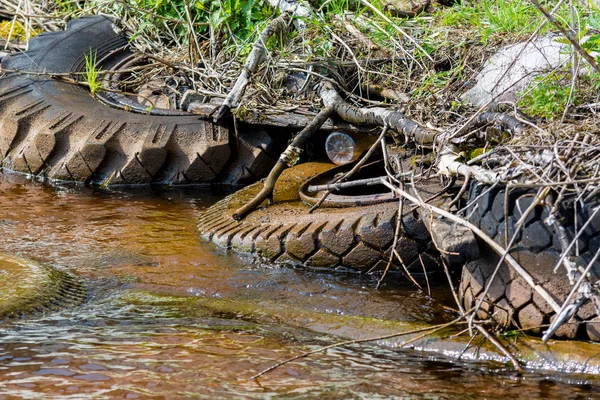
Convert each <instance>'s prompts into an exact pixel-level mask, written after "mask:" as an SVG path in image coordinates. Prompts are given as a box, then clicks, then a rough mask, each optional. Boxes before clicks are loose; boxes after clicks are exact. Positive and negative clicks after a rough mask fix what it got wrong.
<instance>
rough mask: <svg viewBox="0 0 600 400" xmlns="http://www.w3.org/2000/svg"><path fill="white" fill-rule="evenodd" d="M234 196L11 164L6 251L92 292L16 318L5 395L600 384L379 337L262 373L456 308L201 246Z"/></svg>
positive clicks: (410, 391)
mask: <svg viewBox="0 0 600 400" xmlns="http://www.w3.org/2000/svg"><path fill="white" fill-rule="evenodd" d="M221 196H222V194H218V193H215V192H210V191H208V190H206V189H184V190H173V189H171V190H164V191H153V190H145V191H138V192H137V193H136V194H133V193H132V192H131V191H122V192H111V193H107V192H102V191H95V190H92V189H87V188H80V187H70V188H69V187H67V188H58V189H56V188H48V187H45V186H44V185H41V184H39V183H31V182H28V181H27V180H26V179H24V178H23V177H18V176H17V177H15V176H7V175H0V234H1V236H2V241H1V242H0V251H1V252H6V253H10V254H19V255H21V256H25V257H29V258H33V259H36V260H40V261H44V262H48V263H51V264H53V265H56V266H59V267H62V268H66V269H69V270H71V271H73V272H74V273H76V274H77V275H79V276H80V277H82V278H83V279H84V280H85V282H86V284H87V285H88V287H89V289H90V291H89V298H88V301H87V302H86V303H85V304H83V305H82V306H80V307H78V308H76V309H70V310H63V311H61V312H59V313H56V314H51V315H46V316H39V317H38V318H33V319H29V320H22V321H16V322H5V323H4V325H3V326H2V327H1V328H0V397H2V398H5V397H6V398H11V397H14V398H17V397H19V398H53V397H54V398H81V397H82V396H84V395H90V396H91V395H93V396H94V398H148V397H155V398H215V397H216V398H218V397H233V398H270V397H277V398H314V397H322V398H334V399H335V398H340V399H341V398H344V399H346V398H413V397H419V398H422V397H424V398H436V399H437V398H457V397H460V398H480V397H486V398H507V397H515V398H516V397H524V396H527V397H531V398H548V397H557V398H587V397H593V396H594V395H597V393H598V387H597V386H596V385H597V382H598V381H597V380H596V378H592V377H586V376H576V377H574V376H566V375H560V374H556V375H554V376H552V377H549V378H548V377H544V376H543V375H536V374H531V375H527V376H526V377H524V378H522V377H517V376H515V375H514V374H513V373H512V372H511V371H510V370H509V369H507V368H505V367H504V366H498V365H482V364H477V365H474V364H466V363H465V364H460V363H456V362H449V361H447V360H443V359H440V358H439V357H436V358H433V357H432V358H428V357H427V356H422V355H416V354H414V353H410V352H397V351H392V350H389V349H385V348H381V347H377V346H374V345H360V346H358V345H356V346H348V347H344V348H337V349H333V350H330V351H328V352H327V353H326V354H323V355H319V356H312V357H310V358H306V359H303V360H301V361H299V362H294V363H290V364H287V365H285V366H283V367H282V368H279V369H277V370H275V371H273V372H272V373H270V374H269V375H267V376H265V377H264V378H262V379H260V380H259V381H253V380H250V379H249V377H250V376H252V375H253V374H255V373H256V372H258V371H260V370H262V369H263V368H266V367H268V366H270V365H272V364H273V363H276V362H278V361H281V360H283V359H286V358H288V357H292V356H294V355H298V354H300V353H302V352H304V351H308V350H311V349H314V348H316V347H317V346H321V345H327V344H331V343H333V342H334V341H335V340H336V339H335V338H333V337H332V336H330V335H329V334H327V333H333V332H336V333H339V332H341V333H343V329H355V330H360V329H362V328H361V326H360V321H361V319H360V318H361V317H367V316H370V317H377V318H381V319H390V320H400V321H427V322H438V321H443V320H446V319H447V318H448V312H447V311H446V310H444V309H443V308H441V307H439V306H437V305H436V303H435V302H434V301H432V300H431V299H429V298H428V297H426V296H424V295H423V294H421V293H420V292H418V291H416V290H414V288H412V287H411V286H410V285H402V284H399V285H396V286H394V287H388V288H387V290H385V291H375V290H374V289H373V282H372V281H371V280H369V279H368V278H357V277H351V276H340V275H328V274H317V273H311V272H306V271H296V270H293V269H289V268H279V267H274V266H269V265H261V264H259V263H256V262H254V261H253V260H251V259H248V258H246V257H243V256H237V255H234V254H224V253H223V252H222V251H219V250H216V249H215V248H214V247H212V246H211V245H203V244H200V243H198V241H197V237H196V233H195V229H194V216H195V215H196V213H197V212H198V211H199V210H200V209H203V208H205V207H207V206H208V205H210V204H212V203H213V202H214V201H216V200H217V199H219V198H220V197H221ZM435 294H436V296H442V295H443V293H441V292H440V293H435ZM317 314H318V315H331V316H335V318H332V319H331V320H330V321H325V322H324V320H317V319H316V318H315V315H317ZM345 317H348V318H350V319H348V320H345V319H343V318H345ZM352 318H354V319H352ZM340 321H351V322H352V323H351V324H348V323H345V325H344V324H342V323H341V322H340ZM367 322H368V321H367ZM336 323H340V326H335V324H336ZM342 325H344V326H342ZM302 326H303V327H307V328H311V330H309V329H303V328H301V327H302ZM318 332H321V333H318Z"/></svg>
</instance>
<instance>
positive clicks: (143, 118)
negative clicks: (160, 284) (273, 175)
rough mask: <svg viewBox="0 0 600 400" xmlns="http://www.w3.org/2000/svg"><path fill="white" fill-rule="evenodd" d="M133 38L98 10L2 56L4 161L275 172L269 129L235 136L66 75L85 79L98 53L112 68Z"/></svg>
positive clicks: (49, 170)
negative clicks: (125, 106)
mask: <svg viewBox="0 0 600 400" xmlns="http://www.w3.org/2000/svg"><path fill="white" fill-rule="evenodd" d="M127 44H128V39H127V37H125V36H124V35H122V34H121V33H120V32H117V30H116V28H115V27H114V25H113V24H112V22H111V20H109V19H108V18H106V17H102V16H90V17H83V18H79V19H75V20H72V21H70V22H69V23H68V25H67V30H65V31H61V32H51V33H42V34H40V35H38V36H36V37H34V38H33V39H32V40H31V41H30V42H29V49H28V50H27V51H25V52H22V53H14V54H11V55H8V56H6V57H4V58H3V59H2V64H1V68H2V70H3V72H4V74H5V75H4V76H3V77H1V78H0V163H1V166H2V167H3V168H6V169H10V170H14V171H19V172H24V173H28V174H33V175H39V176H44V177H48V178H50V179H52V180H64V181H80V182H86V183H89V184H93V185H111V184H148V183H159V184H180V183H207V182H223V183H236V182H242V181H248V180H252V181H254V180H256V178H257V177H261V176H263V175H264V174H266V173H268V172H269V170H270V168H271V166H272V165H273V164H274V162H275V160H276V159H275V158H273V157H272V155H270V154H269V153H268V150H269V147H270V146H272V143H271V139H270V137H269V136H268V134H267V133H265V132H262V131H260V130H257V132H252V133H247V132H244V131H243V130H242V131H241V132H240V134H239V137H238V138H237V140H236V141H235V146H231V144H232V142H233V141H230V129H228V127H227V126H221V125H215V124H213V123H212V122H208V121H207V120H203V119H202V118H200V117H199V116H194V115H192V114H188V113H184V112H182V111H174V112H171V111H170V110H161V109H156V110H150V114H155V115H146V114H139V113H137V114H136V113H133V112H128V111H125V110H121V109H115V108H111V107H109V106H107V105H105V104H102V103H100V102H99V101H98V100H97V99H95V98H93V97H92V96H91V95H90V93H89V91H88V90H87V89H86V88H85V87H83V86H81V85H77V84H73V83H70V82H66V81H65V80H64V79H61V77H66V78H68V79H76V80H82V79H83V78H82V76H83V75H84V73H85V71H86V56H88V57H89V56H90V55H91V56H92V57H95V58H96V60H98V63H99V67H100V68H101V69H102V70H105V71H108V70H111V67H113V66H118V64H119V63H120V62H121V61H122V60H124V59H126V58H127V57H130V56H131V55H132V54H133V53H132V52H131V51H130V50H128V46H127ZM154 111H156V112H154ZM232 147H233V149H232Z"/></svg>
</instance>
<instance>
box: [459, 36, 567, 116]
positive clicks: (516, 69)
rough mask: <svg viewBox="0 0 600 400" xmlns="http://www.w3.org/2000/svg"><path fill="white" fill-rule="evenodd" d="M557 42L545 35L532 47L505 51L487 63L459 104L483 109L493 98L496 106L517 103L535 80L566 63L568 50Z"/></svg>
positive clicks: (508, 47) (533, 42)
mask: <svg viewBox="0 0 600 400" xmlns="http://www.w3.org/2000/svg"><path fill="white" fill-rule="evenodd" d="M559 38H560V36H556V35H548V36H544V37H541V38H539V39H536V40H534V41H532V42H531V43H518V44H514V45H510V46H506V47H504V48H503V49H501V50H500V51H498V52H497V53H496V54H494V55H493V56H492V57H491V58H490V59H489V61H488V62H487V63H486V64H485V66H484V67H483V70H481V72H480V73H479V74H477V77H476V78H475V79H476V81H477V83H476V84H475V86H474V87H472V88H471V89H470V90H469V91H467V92H466V93H464V94H463V95H462V96H461V100H463V101H465V102H468V103H472V104H474V105H476V106H483V105H484V104H486V103H488V102H489V101H491V100H492V99H493V98H494V97H496V99H495V100H494V101H496V102H498V101H511V102H514V101H516V100H517V94H518V93H519V92H522V91H523V90H525V88H526V87H527V86H528V85H529V84H530V83H531V81H532V80H533V79H534V78H535V77H536V76H539V75H541V74H543V73H545V72H549V71H551V70H553V69H554V68H557V67H559V66H561V65H563V64H565V63H567V62H569V60H570V50H571V47H570V46H569V45H567V44H565V43H560V42H559V41H557V39H559ZM513 61H514V64H513ZM507 70H508V73H507V74H506V75H505V76H504V77H502V76H503V75H504V73H505V72H506V71H507Z"/></svg>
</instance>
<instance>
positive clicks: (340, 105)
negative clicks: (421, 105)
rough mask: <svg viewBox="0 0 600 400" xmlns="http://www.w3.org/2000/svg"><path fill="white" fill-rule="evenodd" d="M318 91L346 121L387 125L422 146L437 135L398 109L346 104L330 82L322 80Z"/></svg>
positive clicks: (327, 103)
mask: <svg viewBox="0 0 600 400" xmlns="http://www.w3.org/2000/svg"><path fill="white" fill-rule="evenodd" d="M318 92H319V96H320V97H321V99H322V100H323V104H325V105H326V106H333V108H334V110H335V112H336V114H337V115H338V116H339V117H340V118H341V119H343V120H344V121H346V122H348V123H351V124H355V125H361V124H365V125H375V126H387V127H389V128H391V129H394V130H395V131H397V132H398V133H401V134H403V135H404V136H405V138H406V139H407V140H413V141H415V142H416V143H417V144H418V145H420V146H424V147H431V146H432V145H433V144H434V141H435V139H436V138H437V136H438V135H439V133H438V132H436V131H434V130H432V129H428V128H425V127H424V126H422V125H420V124H418V123H416V122H415V121H413V120H412V119H410V118H408V117H406V116H405V115H404V114H402V113H401V112H399V111H393V110H388V109H386V108H382V107H373V108H362V107H355V106H353V105H351V104H348V103H347V102H346V101H344V99H343V98H342V97H341V96H340V95H339V93H338V92H337V90H336V89H335V88H334V87H333V85H332V84H331V83H330V82H322V83H321V87H320V88H319V90H318Z"/></svg>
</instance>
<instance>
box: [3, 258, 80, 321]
mask: <svg viewBox="0 0 600 400" xmlns="http://www.w3.org/2000/svg"><path fill="white" fill-rule="evenodd" d="M86 297H87V290H86V288H85V286H84V285H83V283H82V282H81V281H80V280H79V279H77V278H76V277H75V276H73V275H71V274H68V273H66V272H64V271H61V270H58V269H55V268H52V267H49V266H47V265H42V264H37V263H35V262H31V261H26V260H22V259H18V258H13V257H9V256H6V255H2V254H0V321H2V320H6V319H13V318H20V317H24V316H28V315H32V314H37V313H42V312H47V311H55V310H57V309H60V308H63V307H73V306H77V305H80V304H81V303H83V302H84V301H85V299H86Z"/></svg>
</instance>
